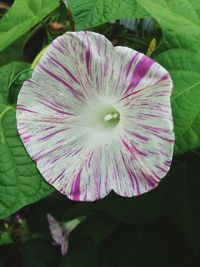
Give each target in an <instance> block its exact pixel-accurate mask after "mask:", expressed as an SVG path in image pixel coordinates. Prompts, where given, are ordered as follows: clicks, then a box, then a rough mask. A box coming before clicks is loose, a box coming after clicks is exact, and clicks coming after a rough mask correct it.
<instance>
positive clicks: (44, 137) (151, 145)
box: [17, 32, 174, 201]
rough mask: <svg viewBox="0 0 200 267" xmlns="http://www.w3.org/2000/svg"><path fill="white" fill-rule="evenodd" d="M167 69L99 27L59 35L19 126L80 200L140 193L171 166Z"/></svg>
mask: <svg viewBox="0 0 200 267" xmlns="http://www.w3.org/2000/svg"><path fill="white" fill-rule="evenodd" d="M171 90H172V82H171V79H170V77H169V74H168V73H167V71H166V70H165V69H164V68H163V67H162V66H160V65H159V64H158V63H156V62H154V61H153V60H151V59H150V58H148V57H146V56H145V55H143V54H141V53H139V52H137V51H134V50H132V49H130V48H126V47H115V48H114V47H113V46H112V44H111V43H110V42H109V41H108V40H107V39H106V38H105V37H104V36H102V35H100V34H97V33H92V32H78V33H66V34H64V35H63V36H61V37H59V38H57V39H56V40H54V41H53V43H52V44H51V45H50V47H49V48H48V49H47V51H46V53H45V54H44V55H43V57H42V58H41V60H40V61H39V63H38V65H37V66H36V68H35V70H34V72H33V77H32V78H31V79H30V80H29V81H26V82H25V83H24V85H23V87H22V89H21V91H20V94H19V98H18V105H17V126H18V131H19V134H20V136H21V138H22V141H23V142H24V145H25V147H26V149H27V151H28V153H29V154H30V155H31V157H32V158H33V160H35V161H36V162H37V167H38V169H39V171H40V172H41V173H42V175H43V176H44V178H45V179H46V180H47V181H48V182H49V183H50V184H52V185H53V186H54V187H55V188H56V189H57V190H59V191H60V192H61V193H63V194H65V195H67V196H68V197H69V198H70V199H72V200H80V201H93V200H96V199H100V198H103V197H104V196H106V195H107V194H108V193H109V192H110V191H111V190H114V191H115V192H117V193H118V194H120V195H122V196H128V197H130V196H134V195H140V194H142V193H144V192H147V191H149V190H151V189H152V188H154V187H156V186H157V184H158V182H159V181H160V179H161V178H163V177H164V176H165V175H166V173H167V172H168V170H169V167H170V164H171V158H172V154H173V145H174V133H173V122H172V114H171V106H170V95H171Z"/></svg>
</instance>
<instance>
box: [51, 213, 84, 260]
mask: <svg viewBox="0 0 200 267" xmlns="http://www.w3.org/2000/svg"><path fill="white" fill-rule="evenodd" d="M47 220H48V223H49V230H50V233H51V236H52V238H53V240H54V243H53V244H55V245H58V246H60V249H61V254H62V255H66V254H67V252H68V248H69V235H70V233H71V231H73V230H74V229H75V228H76V227H77V226H78V225H79V224H80V223H81V221H82V220H83V219H82V218H79V219H74V220H71V221H69V222H66V223H61V222H59V221H58V220H57V219H55V218H54V217H53V216H52V215H51V214H49V213H48V214H47Z"/></svg>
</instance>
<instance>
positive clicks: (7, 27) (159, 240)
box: [0, 0, 200, 267]
mask: <svg viewBox="0 0 200 267" xmlns="http://www.w3.org/2000/svg"><path fill="white" fill-rule="evenodd" d="M68 4H69V7H70V10H69V9H68V10H67V11H66V9H65V8H64V6H63V5H60V6H59V1H58V0H53V1H46V0H45V1H42V0H41V1H36V0H34V1H25V0H16V1H15V2H14V4H13V6H12V7H11V8H10V9H9V10H8V11H7V12H6V14H5V15H4V16H3V17H2V18H1V20H0V39H1V43H0V51H2V50H3V51H2V53H1V54H0V58H1V59H2V60H1V65H3V66H2V67H1V68H0V218H2V219H3V218H4V220H2V222H1V223H0V245H1V247H2V254H1V252H0V266H1V265H2V266H4V267H7V266H16V265H14V264H13V262H12V257H10V256H8V255H10V253H11V255H13V257H14V258H15V261H16V262H17V264H18V265H17V266H22V264H23V266H25V267H26V266H32V267H34V266H44V267H45V266H61V267H65V266H66V267H79V266H81V267H84V266H88V267H89V266H93V267H96V266H98V267H111V266H114V267H124V266H126V267H129V266H133V264H134V265H135V266H137V267H140V266H141V267H143V266H172V267H173V266H175V267H177V266H181V267H187V266H197V265H195V264H196V263H195V260H198V253H199V252H200V241H199V240H200V227H199V225H200V210H199V205H198V203H199V194H200V191H199V188H200V180H199V166H198V165H199V161H200V153H199V150H198V148H199V147H200V115H199V114H200V71H199V69H200V50H199V47H200V39H199V36H200V9H199V6H200V0H184V1H181V0H177V1H170V0H142V1H140V0H126V1H120V0H116V1H111V0H107V1H106V0H102V1H100V0H84V1H81V0H69V1H68ZM72 17H73V19H74V23H75V28H76V30H85V29H91V30H94V31H98V32H100V33H103V34H104V35H106V36H107V38H109V39H110V40H111V41H112V42H113V44H117V45H127V46H130V47H132V48H135V49H137V50H139V51H142V52H144V53H145V52H147V50H148V46H149V44H150V43H151V40H152V39H153V38H155V39H154V40H156V42H157V44H158V45H157V47H156V48H155V47H154V48H153V51H152V54H151V57H153V58H154V59H155V60H156V61H158V62H159V63H160V64H161V65H163V66H164V67H165V68H166V69H167V70H168V71H169V72H170V74H171V76H172V80H173V83H174V89H173V95H172V98H171V104H172V109H173V117H174V124H175V128H174V130H175V135H176V144H175V156H174V160H173V165H172V168H171V171H170V173H169V174H168V175H167V177H166V178H165V179H164V180H163V181H162V182H161V184H160V185H159V187H158V188H156V189H155V190H153V191H151V192H149V193H147V194H145V195H142V196H140V197H136V198H127V199H125V198H122V197H119V196H116V195H115V194H114V193H111V194H110V195H109V196H108V197H106V198H105V199H103V200H100V201H97V202H95V203H74V202H72V201H70V200H67V199H66V198H65V197H63V196H61V195H60V194H58V193H55V191H54V189H53V188H52V187H51V186H49V185H48V184H47V183H46V182H45V181H44V179H43V178H42V176H41V175H40V174H39V172H38V170H37V167H36V165H35V163H34V162H33V161H32V159H31V158H30V157H29V156H28V154H27V152H26V150H25V148H24V146H23V144H22V142H21V140H20V138H19V136H18V132H17V128H16V118H15V116H16V101H17V96H18V92H19V90H20V88H21V86H22V83H23V82H24V81H25V80H26V79H28V78H29V77H30V75H31V70H30V64H29V63H27V62H24V61H29V62H32V61H33V60H32V59H33V58H34V57H35V54H36V53H38V52H39V50H41V49H42V48H43V47H44V46H46V45H47V44H48V43H50V41H51V40H52V39H53V38H55V37H56V36H58V35H60V34H62V32H63V31H65V30H69V27H70V25H71V27H72V26H73V21H72ZM145 17H153V19H154V20H155V21H154V29H153V30H152V31H151V32H150V33H148V34H147V33H146V32H144V29H143V22H144V20H143V19H141V20H139V23H138V25H137V27H136V29H135V30H129V29H127V28H125V26H123V25H121V24H120V23H119V21H116V22H115V23H114V22H113V21H114V20H118V19H121V18H145ZM55 22H56V23H57V24H56V23H55ZM111 22H112V23H111ZM52 25H53V26H52ZM41 27H42V31H43V35H42V36H43V37H39V38H38V37H37V36H40V35H37V34H36V35H35V33H37V32H38V29H41ZM56 27H58V28H59V30H55V28H56ZM60 29H61V30H60ZM34 36H35V37H34ZM44 36H45V37H44ZM37 39H40V40H41V43H40V45H39V46H37V45H36V43H37ZM18 48H19V49H18ZM30 48H31V49H35V50H34V53H33V54H31V51H30ZM30 54H31V57H29V56H30ZM26 55H28V57H26ZM15 59H17V60H19V61H21V62H12V63H10V64H5V62H7V61H8V62H10V61H11V60H12V61H14V60H15ZM194 149H195V150H194ZM51 193H53V194H51ZM42 198H44V199H43V200H41V201H39V202H38V203H35V204H33V205H29V204H31V203H34V202H37V201H38V200H40V199H42ZM28 205H29V206H28ZM24 206H26V207H24ZM22 207H24V208H23V209H22V210H21V211H20V212H21V215H22V216H23V220H24V222H25V223H24V224H20V223H18V222H17V223H16V221H15V219H14V215H11V214H13V213H14V212H16V211H18V210H19V209H21V208H22ZM48 212H50V213H52V214H53V215H54V216H55V217H56V218H58V219H59V220H61V221H68V220H71V219H74V218H77V217H80V216H86V219H85V220H84V221H83V222H82V223H81V224H80V226H78V227H77V228H76V229H75V230H74V231H73V232H72V234H71V235H70V248H69V254H67V255H66V256H65V257H63V258H61V257H60V255H59V249H58V248H57V247H55V246H52V245H51V242H52V240H51V237H50V233H49V230H48V224H47V220H46V214H47V213H48ZM7 216H10V217H9V218H6V217H7ZM7 225H8V226H9V227H8V228H7ZM24 225H26V227H24ZM11 245H12V246H13V247H11ZM20 251H21V252H20ZM16 253H18V254H16ZM20 253H21V254H22V256H19V255H21V254H20ZM16 255H17V256H16ZM1 257H2V260H1Z"/></svg>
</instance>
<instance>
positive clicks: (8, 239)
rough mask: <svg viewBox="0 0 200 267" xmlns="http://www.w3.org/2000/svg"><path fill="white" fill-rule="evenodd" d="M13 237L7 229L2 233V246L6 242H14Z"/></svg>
mask: <svg viewBox="0 0 200 267" xmlns="http://www.w3.org/2000/svg"><path fill="white" fill-rule="evenodd" d="M12 243H13V239H12V237H11V236H10V233H9V232H7V231H5V232H3V233H0V246H1V245H4V244H12Z"/></svg>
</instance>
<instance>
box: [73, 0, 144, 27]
mask: <svg viewBox="0 0 200 267" xmlns="http://www.w3.org/2000/svg"><path fill="white" fill-rule="evenodd" d="M68 2H69V6H70V8H71V10H72V13H73V16H74V20H75V27H76V30H77V31H80V30H84V29H88V28H91V27H95V26H98V25H101V24H103V23H105V22H108V21H112V20H116V19H120V18H121V19H122V18H131V17H136V18H143V17H146V16H148V13H147V12H146V11H145V10H144V9H143V8H142V7H141V6H140V5H139V4H137V2H136V1H135V0H132V1H121V0H115V1H113V0H82V1H80V0H69V1H68Z"/></svg>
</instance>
